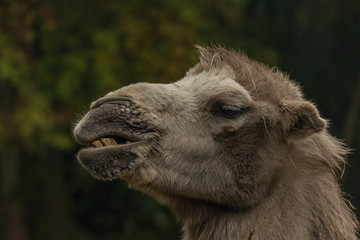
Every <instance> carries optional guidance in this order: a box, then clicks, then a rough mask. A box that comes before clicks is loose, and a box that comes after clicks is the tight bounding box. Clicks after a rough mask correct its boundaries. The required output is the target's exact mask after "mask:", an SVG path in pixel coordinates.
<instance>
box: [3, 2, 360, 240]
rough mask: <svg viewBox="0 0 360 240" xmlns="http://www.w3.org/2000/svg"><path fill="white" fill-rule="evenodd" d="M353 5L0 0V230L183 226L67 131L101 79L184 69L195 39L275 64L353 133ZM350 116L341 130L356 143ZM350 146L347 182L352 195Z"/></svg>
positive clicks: (142, 233)
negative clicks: (103, 172) (97, 164)
mask: <svg viewBox="0 0 360 240" xmlns="http://www.w3.org/2000/svg"><path fill="white" fill-rule="evenodd" d="M359 9H360V2H359V1H356V0H344V1H341V2H339V1H336V0H328V1H322V0H311V1H310V0H308V1H299V0H291V1H289V0H274V1H265V0H252V1H250V0H227V1H220V0H198V1H190V0H182V1H165V0H154V1H143V0H132V1H125V0H124V1H116V0H86V1H85V0H77V1H69V0H64V1H54V0H27V1H20V0H7V1H5V0H3V1H0V98H1V101H0V150H1V153H0V160H1V166H0V168H1V185H2V192H1V194H2V195H1V198H0V204H1V205H0V216H2V218H1V219H0V238H1V239H6V240H7V239H39V240H42V239H59V240H60V239H77V240H81V239H105V240H106V239H132V240H136V239H150V240H151V239H178V238H180V236H181V231H180V226H178V225H177V223H176V221H175V219H174V217H173V216H172V215H171V214H170V213H169V211H168V210H167V209H166V208H165V207H163V206H160V205H159V204H158V203H156V202H154V201H153V200H151V199H149V198H148V197H145V196H143V194H141V193H137V192H135V191H132V190H129V189H128V188H127V186H126V184H125V183H123V182H120V181H114V182H101V181H97V180H94V179H92V178H91V177H90V176H89V174H87V173H86V172H85V171H84V170H82V169H81V167H80V166H79V165H78V164H77V162H76V160H75V153H76V152H77V150H78V146H77V145H76V144H75V142H74V140H73V138H72V134H71V131H72V125H73V123H74V122H76V120H77V119H78V118H79V117H80V116H79V115H77V114H79V113H82V112H85V111H86V110H87V108H88V106H89V104H90V102H91V101H93V100H95V99H96V98H98V97H100V96H102V95H104V94H105V93H107V92H108V91H110V90H114V89H117V88H120V87H122V86H124V85H128V84H131V83H134V82H139V81H146V82H164V83H167V82H172V81H175V80H177V79H179V78H181V77H182V76H183V75H184V74H185V72H186V70H187V69H188V68H189V67H190V66H192V65H193V64H194V63H196V61H197V55H196V51H195V49H194V44H200V45H201V44H211V43H223V44H225V45H228V46H230V47H232V48H235V49H239V50H242V51H245V52H246V53H247V54H248V55H249V56H250V57H252V58H254V59H256V60H259V61H263V62H265V63H267V64H268V65H277V66H279V68H281V69H282V70H284V71H286V72H288V73H289V74H290V77H291V78H293V79H296V80H297V81H299V82H300V83H301V84H302V86H303V88H304V91H305V93H306V95H307V97H308V98H309V99H312V100H313V101H314V102H316V103H318V105H319V108H320V111H321V113H322V115H323V116H324V117H325V118H329V119H331V120H332V126H331V132H332V133H333V134H335V135H336V136H338V137H340V138H344V137H348V138H350V137H349V136H344V131H345V130H344V129H345V128H346V119H347V117H348V116H349V114H350V106H351V104H352V101H353V99H355V98H353V96H354V95H355V94H360V92H356V86H357V82H359V81H360V71H359V67H358V66H359V56H360V48H359V42H360V31H359V26H360V11H359ZM355 110H357V109H355ZM351 111H353V110H351ZM76 116H78V117H76ZM357 119H359V117H358V118H357ZM359 122H360V121H356V124H355V126H354V127H352V128H351V132H353V133H354V134H352V135H351V139H346V140H348V142H349V143H351V147H352V148H354V149H360V124H359ZM359 155H360V153H359V150H355V151H354V152H353V154H352V156H351V158H350V160H349V162H350V166H351V168H349V170H348V171H347V174H346V175H345V182H344V185H345V190H346V191H347V192H348V193H350V195H351V196H353V197H351V196H348V198H350V199H351V200H353V202H354V203H355V205H356V206H360V190H359V188H358V186H359V183H360V178H359V176H360V175H359V174H358V172H359V169H360V163H359V161H356V159H357V158H359ZM352 198H353V199H352ZM14 229H15V230H14ZM9 232H12V233H14V232H17V233H18V235H16V234H15V235H9V234H10V233H9ZM9 236H11V237H9Z"/></svg>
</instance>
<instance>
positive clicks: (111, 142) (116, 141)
mask: <svg viewBox="0 0 360 240" xmlns="http://www.w3.org/2000/svg"><path fill="white" fill-rule="evenodd" d="M135 142H136V141H135ZM135 142H134V141H133V140H132V141H130V140H129V139H127V138H124V137H120V136H116V135H110V136H103V137H100V138H98V139H95V140H93V141H92V142H91V145H92V146H93V147H95V148H103V147H114V146H123V145H128V144H133V143H135Z"/></svg>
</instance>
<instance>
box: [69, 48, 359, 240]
mask: <svg viewBox="0 0 360 240" xmlns="http://www.w3.org/2000/svg"><path fill="white" fill-rule="evenodd" d="M197 48H198V52H199V58H200V61H199V63H197V64H196V65H195V66H194V67H192V68H191V69H190V70H189V71H188V72H187V73H186V75H185V76H184V77H183V78H182V79H181V80H179V81H177V82H174V83H170V84H149V83H137V84H132V85H129V86H126V87H123V88H120V89H118V90H116V91H113V92H110V93H108V94H107V95H105V96H104V97H102V98H100V99H98V100H97V101H95V102H93V103H92V104H91V106H90V110H89V111H88V112H87V113H86V114H85V115H84V116H83V118H82V119H81V120H80V121H79V122H78V123H77V125H76V127H75V129H74V137H75V139H76V141H77V142H78V143H80V144H82V145H84V146H85V147H84V148H83V149H82V150H80V151H79V153H78V160H79V162H80V163H81V165H82V166H83V167H84V168H85V169H87V170H88V171H89V172H90V173H91V174H92V175H93V176H94V177H95V178H98V179H101V180H112V179H121V180H124V181H127V182H128V184H129V186H130V187H131V188H134V189H136V190H138V191H141V192H144V193H146V194H147V195H149V196H151V197H153V198H155V199H156V200H158V201H159V202H160V203H162V204H166V205H167V206H168V207H169V208H170V209H171V210H172V211H173V212H174V214H175V215H176V217H177V219H178V221H179V222H180V223H181V224H182V226H183V236H182V239H183V240H195V239H196V240H202V239H204V240H205V239H206V240H209V239H251V240H255V239H262V240H264V239H276V240H281V239H287V240H288V239H302V240H303V239H324V240H325V239H326V240H329V239H346V240H351V239H357V237H356V234H357V229H358V222H357V220H356V217H355V215H354V213H353V212H352V210H351V209H352V208H351V207H350V206H351V205H350V203H349V202H348V201H347V200H345V198H344V197H343V195H342V192H341V189H340V187H339V184H338V178H339V176H340V174H341V172H342V171H343V167H344V165H345V157H346V155H347V153H348V150H347V149H346V147H345V146H344V145H343V144H342V143H341V142H340V141H338V140H337V139H335V138H334V137H332V136H330V134H329V133H328V132H327V130H326V126H327V121H326V120H324V119H323V118H321V117H320V116H319V113H318V110H317V108H316V107H315V105H314V104H313V103H311V102H309V101H307V100H306V99H305V98H304V97H303V95H302V92H301V91H300V87H299V86H298V85H297V84H296V83H294V82H293V81H291V80H290V79H289V77H288V76H287V75H285V74H284V73H282V72H281V71H279V70H277V69H276V68H269V67H267V66H265V65H263V64H260V63H258V62H256V61H254V60H251V59H249V58H248V57H247V56H246V55H244V54H242V53H240V52H236V51H233V50H231V49H228V48H225V47H219V46H212V47H197Z"/></svg>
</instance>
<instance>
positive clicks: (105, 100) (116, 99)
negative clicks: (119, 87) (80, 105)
mask: <svg viewBox="0 0 360 240" xmlns="http://www.w3.org/2000/svg"><path fill="white" fill-rule="evenodd" d="M109 102H114V103H117V104H121V105H129V104H130V103H132V102H133V100H132V98H131V97H128V96H122V97H104V98H100V99H99V100H97V101H96V102H94V103H92V104H91V105H90V109H94V108H97V107H99V106H100V105H102V104H104V103H109Z"/></svg>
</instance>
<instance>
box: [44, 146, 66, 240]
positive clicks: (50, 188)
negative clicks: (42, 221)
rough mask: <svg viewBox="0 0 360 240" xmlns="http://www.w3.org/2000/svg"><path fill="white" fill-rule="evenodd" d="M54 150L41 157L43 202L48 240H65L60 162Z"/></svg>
mask: <svg viewBox="0 0 360 240" xmlns="http://www.w3.org/2000/svg"><path fill="white" fill-rule="evenodd" d="M58 154H59V153H57V152H56V151H54V150H48V152H47V153H46V156H44V157H43V164H44V169H45V176H44V184H45V200H46V207H47V224H48V231H49V232H48V234H49V238H48V239H49V240H65V239H66V238H65V228H64V225H65V224H64V204H63V202H64V201H63V199H64V194H63V189H64V187H63V183H62V162H61V158H60V157H59V155H58Z"/></svg>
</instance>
